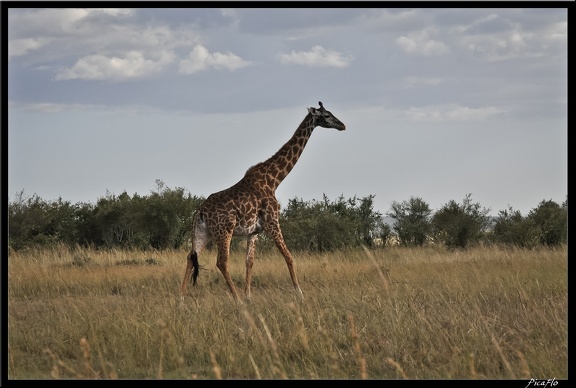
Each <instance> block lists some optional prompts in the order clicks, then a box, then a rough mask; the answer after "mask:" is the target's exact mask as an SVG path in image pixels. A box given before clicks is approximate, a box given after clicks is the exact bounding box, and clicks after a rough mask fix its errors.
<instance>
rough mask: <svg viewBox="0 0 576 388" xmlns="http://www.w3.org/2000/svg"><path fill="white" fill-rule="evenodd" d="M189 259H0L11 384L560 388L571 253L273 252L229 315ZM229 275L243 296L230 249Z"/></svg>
mask: <svg viewBox="0 0 576 388" xmlns="http://www.w3.org/2000/svg"><path fill="white" fill-rule="evenodd" d="M186 253H187V252H185V251H164V252H127V251H108V252H101V251H92V250H82V249H72V250H68V249H64V248H61V249H54V250H50V251H48V250H43V251H35V250H30V251H26V252H18V253H14V252H10V254H9V261H8V302H9V303H8V378H9V379H50V378H56V379H69V378H84V379H115V378H120V379H143V378H147V379H148V378H152V379H156V378H157V379H405V378H410V379H530V378H532V377H534V378H551V377H555V378H556V379H565V378H567V376H568V365H567V363H568V357H567V353H568V350H567V346H568V322H567V311H568V306H567V305H568V291H567V288H568V286H567V283H568V279H567V248H566V247H562V248H559V249H554V250H549V249H539V250H530V251H529V250H519V249H514V248H496V247H485V248H477V249H471V250H468V251H447V250H444V249H441V248H422V249H407V248H398V249H384V250H378V251H354V252H336V253H332V254H321V255H312V254H305V253H302V254H295V256H296V260H297V263H296V265H297V267H296V268H297V271H298V273H299V278H300V283H301V287H302V289H303V291H304V295H305V300H304V301H300V300H299V299H298V298H297V295H296V294H295V292H294V291H293V289H292V285H291V282H290V278H289V275H288V270H287V268H286V265H285V263H284V260H283V259H282V257H281V256H280V255H279V254H277V253H274V252H273V253H266V254H260V257H257V258H256V262H255V265H254V276H253V289H252V294H253V298H252V300H251V301H250V302H248V303H244V304H241V305H240V304H238V303H236V302H235V301H234V300H233V299H232V298H231V297H230V295H229V293H228V291H227V287H226V284H225V282H224V280H223V278H222V276H221V274H220V273H219V272H218V270H217V269H216V268H215V266H214V264H215V258H214V256H215V255H214V253H213V252H212V253H211V252H206V253H205V254H203V255H202V257H201V258H200V263H201V264H203V265H204V268H203V269H202V270H201V272H200V277H199V280H198V285H197V286H196V287H191V288H190V290H189V293H188V295H187V297H186V299H185V301H184V302H183V303H180V302H179V297H178V289H179V285H180V282H181V280H182V279H181V276H183V272H184V268H185V257H186ZM230 270H231V272H232V277H233V279H234V281H235V282H236V283H237V285H238V286H239V288H240V289H242V288H243V282H244V264H243V257H242V254H240V253H234V254H233V255H232V257H231V262H230Z"/></svg>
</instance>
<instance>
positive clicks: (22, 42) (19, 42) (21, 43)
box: [8, 38, 51, 59]
mask: <svg viewBox="0 0 576 388" xmlns="http://www.w3.org/2000/svg"><path fill="white" fill-rule="evenodd" d="M50 41H51V39H47V38H23V39H12V40H10V41H8V59H10V58H12V57H17V56H20V55H25V54H27V53H29V52H30V51H34V50H37V49H39V48H40V47H42V46H44V45H45V44H46V43H48V42H50Z"/></svg>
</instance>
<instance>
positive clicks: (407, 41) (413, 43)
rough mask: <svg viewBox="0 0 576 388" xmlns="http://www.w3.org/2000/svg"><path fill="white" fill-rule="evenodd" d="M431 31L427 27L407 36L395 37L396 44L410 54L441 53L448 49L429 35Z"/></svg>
mask: <svg viewBox="0 0 576 388" xmlns="http://www.w3.org/2000/svg"><path fill="white" fill-rule="evenodd" d="M431 34H432V31H431V30H429V29H425V30H421V31H415V32H411V33H410V34H408V35H407V36H401V37H399V38H397V39H396V44H398V46H400V48H402V50H404V51H406V52H407V53H410V54H419V55H424V56H430V55H442V54H445V53H447V52H449V51H450V49H449V48H448V46H446V45H445V44H444V43H442V42H440V41H437V40H434V39H432V38H431V37H430V35H431Z"/></svg>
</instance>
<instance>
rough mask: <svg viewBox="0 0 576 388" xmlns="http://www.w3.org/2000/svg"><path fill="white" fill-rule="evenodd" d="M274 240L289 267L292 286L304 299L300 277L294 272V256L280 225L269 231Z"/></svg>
mask: <svg viewBox="0 0 576 388" xmlns="http://www.w3.org/2000/svg"><path fill="white" fill-rule="evenodd" d="M269 233H270V234H271V235H272V238H273V239H274V243H275V244H276V247H277V248H278V250H279V251H280V253H282V256H284V260H286V265H287V266H288V271H289V272H290V278H291V279H292V284H293V285H294V289H295V290H296V292H298V294H299V295H300V297H301V298H304V294H302V290H301V289H300V285H299V284H298V277H296V271H295V270H294V260H293V259H292V254H291V253H290V251H289V250H288V247H287V246H286V243H285V242H284V237H283V236H282V231H281V230H280V226H279V225H278V226H277V227H275V228H272V230H270V231H269Z"/></svg>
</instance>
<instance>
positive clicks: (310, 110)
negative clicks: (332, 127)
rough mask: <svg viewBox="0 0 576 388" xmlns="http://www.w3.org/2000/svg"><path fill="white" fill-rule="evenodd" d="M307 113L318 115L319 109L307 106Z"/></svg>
mask: <svg viewBox="0 0 576 388" xmlns="http://www.w3.org/2000/svg"><path fill="white" fill-rule="evenodd" d="M308 113H310V114H312V115H314V116H318V115H320V112H319V110H318V109H316V108H308Z"/></svg>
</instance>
